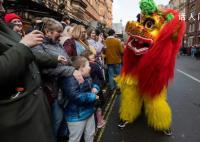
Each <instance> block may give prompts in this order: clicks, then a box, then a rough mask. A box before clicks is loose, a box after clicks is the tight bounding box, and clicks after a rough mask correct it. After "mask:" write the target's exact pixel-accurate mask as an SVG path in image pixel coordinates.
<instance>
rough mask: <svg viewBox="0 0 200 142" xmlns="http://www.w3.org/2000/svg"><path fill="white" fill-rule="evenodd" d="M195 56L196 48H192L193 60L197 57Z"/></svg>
mask: <svg viewBox="0 0 200 142" xmlns="http://www.w3.org/2000/svg"><path fill="white" fill-rule="evenodd" d="M195 54H196V46H192V48H191V56H192V58H194V57H195Z"/></svg>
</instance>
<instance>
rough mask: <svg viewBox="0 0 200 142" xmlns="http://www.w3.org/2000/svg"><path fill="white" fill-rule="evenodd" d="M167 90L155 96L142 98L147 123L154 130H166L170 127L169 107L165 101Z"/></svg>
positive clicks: (170, 115)
mask: <svg viewBox="0 0 200 142" xmlns="http://www.w3.org/2000/svg"><path fill="white" fill-rule="evenodd" d="M166 95H167V90H166V88H165V89H163V90H162V92H161V94H160V95H158V96H157V97H155V98H147V97H146V98H144V105H145V114H146V116H147V122H148V125H149V126H151V127H153V128H154V129H155V130H160V131H162V130H166V129H169V128H170V125H171V121H172V118H171V117H172V114H171V109H170V107H169V105H168V103H167V101H166Z"/></svg>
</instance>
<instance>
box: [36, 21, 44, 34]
mask: <svg viewBox="0 0 200 142" xmlns="http://www.w3.org/2000/svg"><path fill="white" fill-rule="evenodd" d="M44 26H45V24H44V23H43V22H40V23H37V25H36V26H35V28H34V30H39V31H41V32H43V31H44Z"/></svg>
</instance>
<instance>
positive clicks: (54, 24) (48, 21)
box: [42, 17, 63, 32]
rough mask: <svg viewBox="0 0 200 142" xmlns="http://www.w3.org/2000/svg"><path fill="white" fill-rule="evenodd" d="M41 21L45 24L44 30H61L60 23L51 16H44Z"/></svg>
mask: <svg viewBox="0 0 200 142" xmlns="http://www.w3.org/2000/svg"><path fill="white" fill-rule="evenodd" d="M42 21H43V23H44V25H45V26H44V30H45V31H60V32H62V31H63V26H62V24H61V23H60V22H59V21H57V20H55V19H53V18H47V17H45V18H43V19H42Z"/></svg>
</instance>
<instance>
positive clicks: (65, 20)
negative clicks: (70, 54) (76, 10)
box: [61, 15, 70, 29]
mask: <svg viewBox="0 0 200 142" xmlns="http://www.w3.org/2000/svg"><path fill="white" fill-rule="evenodd" d="M61 24H62V26H63V29H65V27H67V26H70V18H69V16H68V15H64V16H63V17H62V21H61Z"/></svg>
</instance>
